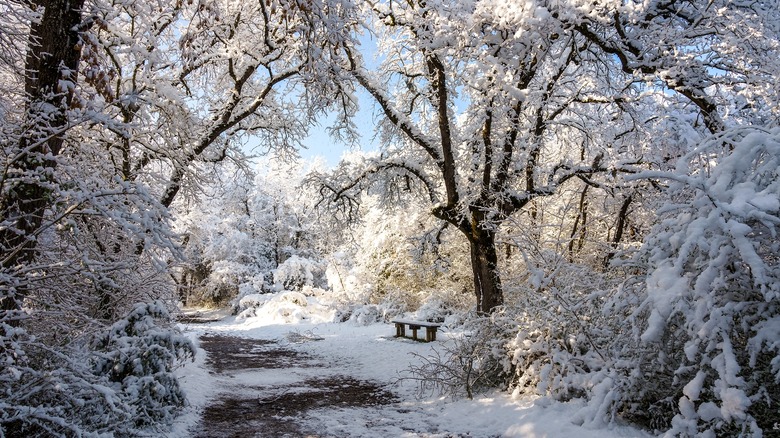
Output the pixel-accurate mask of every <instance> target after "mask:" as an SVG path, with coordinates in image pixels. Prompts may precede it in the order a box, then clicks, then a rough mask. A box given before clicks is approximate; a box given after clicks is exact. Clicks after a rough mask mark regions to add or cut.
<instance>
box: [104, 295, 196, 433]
mask: <svg viewBox="0 0 780 438" xmlns="http://www.w3.org/2000/svg"><path fill="white" fill-rule="evenodd" d="M167 322H170V316H169V314H168V311H167V310H166V309H165V307H164V306H163V305H162V303H160V302H157V303H151V304H147V303H142V304H137V305H136V306H135V308H133V310H132V311H130V313H129V314H128V315H127V316H125V317H124V318H123V319H120V320H119V321H117V322H115V323H114V324H113V325H112V326H111V327H110V328H109V329H108V330H107V332H106V333H105V334H104V335H103V336H101V337H100V338H98V339H97V342H96V348H95V358H94V359H93V363H94V369H95V373H96V374H97V375H104V376H107V377H108V379H109V381H110V382H112V384H113V386H114V388H113V389H114V390H115V391H117V393H119V394H121V397H122V398H124V399H125V400H126V403H127V404H128V405H129V406H132V408H133V410H132V418H133V423H134V426H136V427H141V428H142V427H145V426H149V425H153V424H157V423H165V422H170V421H172V420H173V418H174V417H175V415H176V413H177V412H178V411H179V410H180V409H181V408H182V407H183V406H184V403H185V396H184V393H183V392H182V390H181V388H180V387H179V382H178V381H177V380H176V377H175V376H174V374H173V370H174V368H175V367H176V366H177V365H178V364H179V363H180V362H182V361H184V360H186V359H188V358H192V357H193V356H194V355H195V347H194V346H193V345H192V342H191V341H190V340H189V339H187V338H186V337H184V336H181V335H179V334H178V333H176V332H174V331H173V329H172V328H170V327H165V326H161V325H160V323H167Z"/></svg>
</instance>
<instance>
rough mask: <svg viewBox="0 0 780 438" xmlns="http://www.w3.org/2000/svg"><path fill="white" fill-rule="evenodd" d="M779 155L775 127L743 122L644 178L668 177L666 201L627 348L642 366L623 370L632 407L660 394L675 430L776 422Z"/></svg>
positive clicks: (650, 244) (648, 248)
mask: <svg viewBox="0 0 780 438" xmlns="http://www.w3.org/2000/svg"><path fill="white" fill-rule="evenodd" d="M778 157H780V131H778V130H777V129H776V128H775V129H771V130H769V129H761V128H741V129H735V130H731V131H727V132H725V133H723V134H722V135H718V136H714V137H712V138H711V139H709V140H708V141H707V142H705V143H704V144H703V145H702V146H701V147H700V148H698V149H696V150H694V151H693V152H691V153H690V154H688V155H687V156H685V157H684V158H683V159H682V160H681V161H680V164H679V166H678V169H677V172H676V173H674V174H654V175H647V176H653V177H659V176H661V177H665V178H668V179H669V180H671V181H672V183H671V186H670V198H671V199H670V201H669V202H668V203H667V205H666V207H664V208H663V209H662V210H661V214H662V220H661V222H660V223H659V224H658V225H657V226H656V227H655V228H654V229H653V231H652V233H651V235H650V236H649V237H648V239H647V240H646V242H645V245H644V247H643V250H642V251H641V252H640V259H641V260H643V263H646V264H647V266H648V274H647V277H646V279H645V282H644V287H643V288H640V290H639V293H640V297H643V298H642V301H641V303H639V305H638V307H637V308H636V310H635V311H634V312H633V316H632V317H631V318H630V319H629V320H630V321H631V328H632V329H630V330H631V332H633V335H634V336H636V337H635V338H634V340H633V341H631V340H630V338H629V339H627V342H628V343H629V344H632V345H634V346H635V350H633V351H631V350H627V351H624V352H623V354H626V355H628V356H629V357H631V358H632V359H631V360H632V361H636V364H637V365H638V366H639V368H638V369H637V370H635V372H632V373H631V374H630V377H629V378H628V379H627V382H628V383H629V387H630V389H629V390H630V391H636V392H637V394H639V397H640V400H641V402H640V403H641V405H640V406H641V407H639V408H638V410H639V411H641V410H642V409H648V408H650V407H652V406H654V405H659V404H663V403H666V404H667V408H666V409H663V410H662V412H661V415H662V416H664V417H665V421H662V423H666V424H669V425H671V426H672V430H673V431H674V432H675V433H680V434H688V435H694V434H697V433H703V434H706V433H739V434H748V435H749V434H755V433H759V432H758V431H759V430H760V429H764V430H768V428H771V427H772V425H773V424H775V422H777V421H778V419H779V418H778V415H777V409H776V408H773V406H774V407H776V406H777V404H778V403H780V400H778V397H777V394H778V391H777V388H778V381H780V342H778V339H779V338H780V264H778V261H779V260H780V259H778V257H777V254H778V252H779V251H780V247H778V240H777V232H778V225H780V201H778V199H780V174H779V173H778V169H779V168H780V158H778ZM648 382H652V384H648ZM623 383H624V384H625V383H626V381H623ZM625 396H628V394H625ZM634 409H636V407H635V408H632V409H631V410H632V411H633V410H634ZM672 417H673V418H672Z"/></svg>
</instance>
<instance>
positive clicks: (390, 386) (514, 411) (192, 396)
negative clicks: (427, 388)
mask: <svg viewBox="0 0 780 438" xmlns="http://www.w3.org/2000/svg"><path fill="white" fill-rule="evenodd" d="M215 319H216V318H215V317H214V316H213V315H206V316H198V317H196V318H195V319H190V320H188V321H186V322H184V323H183V324H182V328H183V330H184V331H185V334H187V335H188V336H189V337H190V338H191V339H192V340H193V342H195V343H196V345H197V346H198V354H197V356H196V359H195V362H194V363H192V364H189V365H187V366H185V367H183V368H182V369H180V370H179V375H180V380H181V382H182V384H183V386H184V389H185V391H186V392H187V394H188V398H189V400H190V403H191V406H190V408H189V409H188V411H187V413H186V414H185V415H183V416H182V417H181V419H180V421H179V422H178V423H177V424H176V425H175V430H174V431H173V433H172V434H171V435H169V436H176V437H184V436H187V437H189V436H193V437H200V438H216V437H220V438H222V437H252V436H254V437H372V438H373V437H378V436H381V437H425V438H445V437H448V438H450V437H452V438H454V437H463V438H465V437H484V438H487V437H512V436H515V437H568V436H577V437H584V438H587V437H593V438H613V437H647V436H649V435H647V434H645V433H644V432H642V431H639V430H637V429H634V428H631V427H629V426H623V425H620V426H618V425H614V424H613V425H603V424H602V425H598V424H593V423H590V424H587V423H585V422H584V421H582V419H581V418H580V417H581V415H579V413H578V412H580V411H581V410H582V409H583V408H584V407H585V406H584V403H583V402H581V401H576V400H575V401H572V402H568V403H558V402H554V401H551V400H548V399H544V398H521V399H513V398H512V397H511V396H510V395H508V394H505V393H501V392H494V393H490V394H482V395H479V396H476V397H475V399H474V400H465V399H453V398H450V397H441V396H439V395H438V394H430V393H420V387H419V382H417V381H415V380H414V379H407V378H404V377H409V375H408V371H406V370H408V368H409V366H410V364H412V363H419V360H420V357H422V356H427V355H431V354H435V352H436V351H438V350H440V349H441V348H442V347H443V346H444V345H445V344H446V343H447V342H449V341H448V339H449V337H450V335H449V334H448V333H446V332H444V333H441V332H440V338H441V339H440V340H439V341H436V342H432V343H421V342H415V341H412V340H408V339H398V338H394V337H393V336H392V335H393V334H394V328H393V326H392V325H391V324H372V325H368V326H362V325H357V324H353V323H349V322H347V323H311V322H298V323H295V324H278V323H273V324H269V323H268V321H265V322H263V321H258V320H251V319H249V320H242V321H236V320H235V318H234V317H230V316H226V317H223V318H222V319H220V320H215Z"/></svg>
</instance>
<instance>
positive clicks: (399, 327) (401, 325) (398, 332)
mask: <svg viewBox="0 0 780 438" xmlns="http://www.w3.org/2000/svg"><path fill="white" fill-rule="evenodd" d="M391 322H392V323H393V324H395V336H396V337H397V338H400V337H406V326H409V330H411V331H412V339H414V340H415V341H422V340H423V339H418V338H417V330H420V329H421V328H423V327H425V342H431V341H435V340H436V331H437V330H438V329H439V327H441V324H440V323H438V322H428V321H414V320H411V319H394V320H392V321H391Z"/></svg>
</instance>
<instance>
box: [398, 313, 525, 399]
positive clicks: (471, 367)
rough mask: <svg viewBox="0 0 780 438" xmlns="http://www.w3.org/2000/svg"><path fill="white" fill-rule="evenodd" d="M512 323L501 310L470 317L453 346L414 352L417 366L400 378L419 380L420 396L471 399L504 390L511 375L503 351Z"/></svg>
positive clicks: (446, 345)
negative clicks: (430, 352) (488, 315)
mask: <svg viewBox="0 0 780 438" xmlns="http://www.w3.org/2000/svg"><path fill="white" fill-rule="evenodd" d="M507 324H508V325H507ZM511 325H512V322H511V320H508V319H506V318H504V317H502V316H500V313H495V314H494V315H492V316H491V317H471V318H469V319H468V320H467V322H466V323H465V324H464V325H463V326H462V329H463V334H462V335H461V336H457V337H455V338H453V343H452V345H449V344H443V346H441V347H434V348H433V349H432V355H430V356H423V355H419V354H416V353H415V354H414V355H415V356H417V357H418V358H419V359H420V365H413V366H411V367H410V368H409V370H408V373H407V375H406V376H404V377H403V378H404V379H407V380H414V381H416V382H418V384H419V391H420V394H421V395H422V394H425V393H430V392H438V393H439V394H443V395H449V396H452V397H460V396H466V397H468V398H469V399H472V398H473V397H474V395H476V394H479V393H481V392H485V391H488V390H491V389H494V388H502V389H504V388H506V387H507V385H508V383H509V379H510V378H511V373H510V370H511V364H510V362H509V357H508V355H507V350H506V344H507V342H508V341H509V336H511V333H512V330H511Z"/></svg>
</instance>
